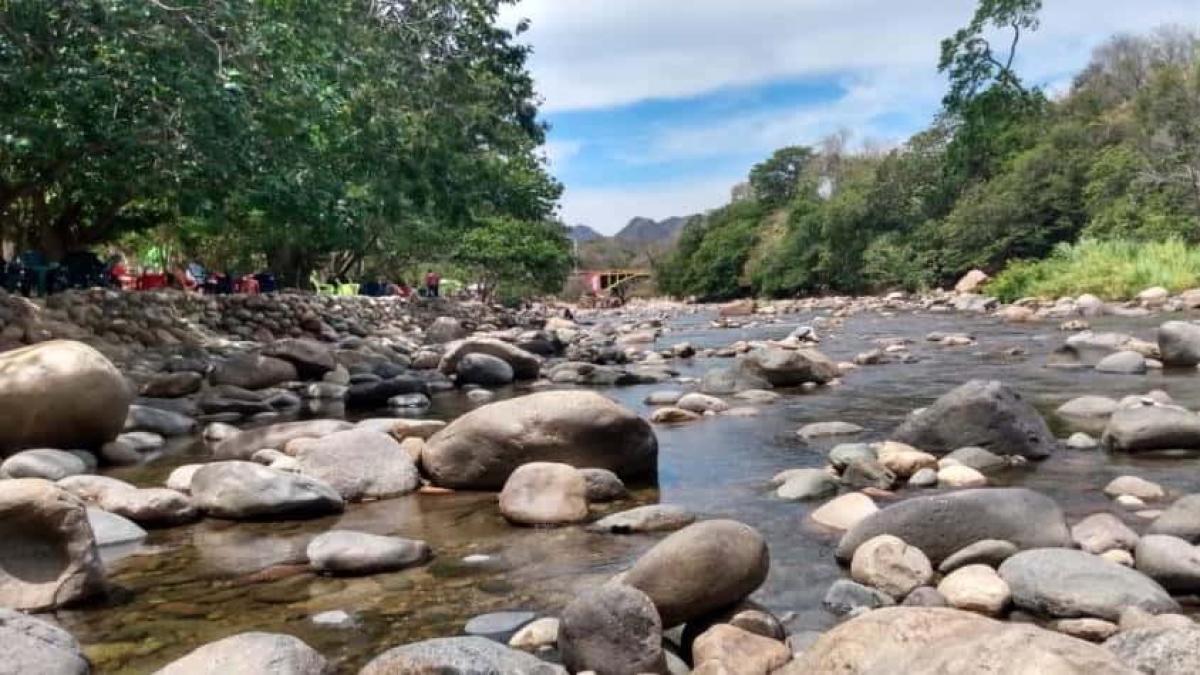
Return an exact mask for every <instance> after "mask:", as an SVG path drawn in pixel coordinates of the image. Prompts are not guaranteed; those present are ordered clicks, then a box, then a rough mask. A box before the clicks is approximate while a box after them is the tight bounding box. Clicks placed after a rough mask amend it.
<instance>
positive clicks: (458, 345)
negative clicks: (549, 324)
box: [438, 337, 542, 380]
mask: <svg viewBox="0 0 1200 675" xmlns="http://www.w3.org/2000/svg"><path fill="white" fill-rule="evenodd" d="M468 354H486V355H488V356H493V357H495V358H498V359H500V360H501V361H504V362H505V363H507V364H508V365H509V366H511V367H512V370H513V376H514V377H515V378H516V379H518V380H533V379H537V376H538V374H539V373H540V372H541V369H542V360H541V359H540V358H539V357H538V356H537V355H535V354H531V353H529V352H527V351H525V350H524V349H521V348H520V347H518V346H516V345H514V344H510V343H508V342H504V341H502V340H496V339H494V338H480V337H472V338H467V339H465V340H457V341H455V342H451V343H450V344H448V345H446V352H445V354H444V355H443V356H442V360H441V362H440V363H439V364H438V369H439V370H441V371H442V372H443V373H445V374H446V375H453V374H455V373H457V372H458V362H459V361H461V360H462V359H463V358H464V357H465V356H467V355H468Z"/></svg>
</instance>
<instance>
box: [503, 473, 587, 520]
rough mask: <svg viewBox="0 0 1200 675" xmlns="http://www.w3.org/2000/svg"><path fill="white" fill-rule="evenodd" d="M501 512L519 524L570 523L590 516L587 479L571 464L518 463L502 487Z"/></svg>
mask: <svg viewBox="0 0 1200 675" xmlns="http://www.w3.org/2000/svg"><path fill="white" fill-rule="evenodd" d="M500 513H501V514H502V515H503V516H504V517H505V518H506V519H508V521H509V522H512V523H515V524H518V525H566V524H569V523H578V522H581V521H583V520H586V519H587V515H588V502H587V481H586V480H585V479H584V477H583V474H582V473H580V472H579V470H578V469H576V468H575V467H573V466H571V465H569V464H558V463H555V462H530V463H529V464H522V465H521V466H519V467H517V469H516V470H515V471H513V472H512V474H511V475H510V476H509V477H508V480H507V481H505V482H504V489H503V490H501V491H500Z"/></svg>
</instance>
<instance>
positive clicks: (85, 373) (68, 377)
mask: <svg viewBox="0 0 1200 675" xmlns="http://www.w3.org/2000/svg"><path fill="white" fill-rule="evenodd" d="M133 395H134V391H133V387H131V386H130V385H129V383H128V382H127V381H126V380H125V377H124V376H123V375H121V372H120V371H119V370H117V367H116V366H114V365H113V364H112V362H111V361H109V360H108V359H107V358H105V357H104V355H103V354H101V353H100V352H98V351H96V350H95V349H93V348H91V347H89V346H87V345H85V344H83V343H81V342H73V341H69V340H53V341H50V342H42V343H39V344H36V345H31V346H29V347H24V348H21V349H13V350H10V351H7V352H3V353H0V455H7V454H10V453H12V452H15V451H17V450H24V449H26V448H99V447H100V446H102V445H104V444H105V443H107V442H109V441H111V440H113V439H114V438H116V437H117V434H119V433H121V429H122V427H124V426H125V416H126V415H127V414H128V412H129V404H130V402H132V401H133Z"/></svg>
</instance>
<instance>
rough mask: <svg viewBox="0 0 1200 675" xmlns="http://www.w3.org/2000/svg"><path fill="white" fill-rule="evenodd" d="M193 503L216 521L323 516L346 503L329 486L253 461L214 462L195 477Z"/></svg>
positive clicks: (193, 477)
mask: <svg viewBox="0 0 1200 675" xmlns="http://www.w3.org/2000/svg"><path fill="white" fill-rule="evenodd" d="M191 490H192V501H193V503H194V504H195V505H196V507H197V508H199V509H201V510H202V511H204V512H206V513H208V515H210V516H212V517H214V518H227V519H230V520H242V519H253V518H267V517H304V516H323V515H327V514H330V513H340V512H341V511H342V509H343V507H344V502H343V501H342V498H341V496H340V495H339V494H338V492H337V490H335V489H333V487H331V486H330V485H329V484H328V483H325V482H323V481H319V480H317V479H315V478H311V477H309V476H301V475H297V474H293V473H286V472H284V471H278V470H276V469H272V468H269V467H265V466H263V465H261V464H255V463H253V462H213V463H211V464H206V465H205V466H203V467H202V468H200V469H198V470H197V471H196V473H195V474H193V475H192V483H191Z"/></svg>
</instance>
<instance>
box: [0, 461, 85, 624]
mask: <svg viewBox="0 0 1200 675" xmlns="http://www.w3.org/2000/svg"><path fill="white" fill-rule="evenodd" d="M0 542H3V545H0V606H4V607H12V608H15V609H26V610H47V609H55V608H57V607H60V606H62V605H67V604H70V603H72V602H76V601H80V600H85V599H87V598H89V597H92V596H94V595H96V594H98V593H101V592H103V591H104V589H105V583H104V567H103V566H102V565H101V562H100V556H99V554H98V553H97V551H96V539H95V536H94V535H93V534H92V528H91V526H90V525H89V524H88V517H87V509H86V508H85V506H84V503H83V501H81V500H80V499H78V498H77V497H75V496H74V495H72V494H71V493H69V492H67V491H66V490H64V489H63V488H61V487H59V486H57V485H55V484H54V483H51V482H49V481H46V480H42V479H40V478H16V479H12V480H4V481H0Z"/></svg>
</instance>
